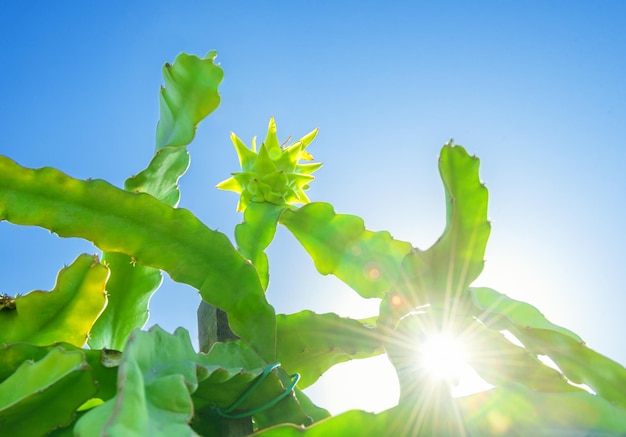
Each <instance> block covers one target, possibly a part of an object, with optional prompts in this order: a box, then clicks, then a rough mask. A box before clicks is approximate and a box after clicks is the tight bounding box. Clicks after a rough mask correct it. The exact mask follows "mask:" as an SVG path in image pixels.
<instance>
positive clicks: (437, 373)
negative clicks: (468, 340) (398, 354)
mask: <svg viewBox="0 0 626 437" xmlns="http://www.w3.org/2000/svg"><path fill="white" fill-rule="evenodd" d="M419 358H420V359H421V365H422V366H423V367H424V369H425V370H426V372H427V373H428V374H429V375H430V377H431V378H433V379H438V380H441V379H453V380H457V379H458V378H459V377H460V372H461V370H462V368H463V366H465V365H467V362H466V353H465V348H464V347H463V344H462V342H461V341H459V340H458V339H456V338H454V337H453V336H451V335H446V334H439V335H433V336H430V337H429V338H428V339H426V341H425V342H424V343H423V345H422V346H421V348H420V357H419Z"/></svg>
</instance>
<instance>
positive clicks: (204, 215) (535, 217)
mask: <svg viewBox="0 0 626 437" xmlns="http://www.w3.org/2000/svg"><path fill="white" fill-rule="evenodd" d="M70 3H73V4H74V6H72V7H67V6H59V4H57V3H50V2H1V3H0V53H1V54H2V61H3V65H2V68H1V70H0V83H1V86H2V105H0V126H1V129H2V134H1V136H0V154H4V155H8V156H9V157H11V158H13V159H15V160H17V161H18V162H19V163H20V164H22V165H25V166H30V167H40V166H54V167H57V168H60V169H61V170H63V171H64V172H66V173H68V174H69V175H72V176H74V177H78V178H87V177H92V178H103V179H106V180H109V181H110V182H112V183H114V184H116V185H118V186H119V185H121V184H122V183H123V180H124V179H125V178H126V177H128V176H129V175H131V174H134V173H136V172H138V171H140V170H141V169H143V168H144V167H145V166H146V165H147V163H148V162H149V160H150V158H151V154H152V150H153V147H154V132H155V126H156V122H157V118H158V94H157V93H158V89H159V85H160V84H161V83H162V79H161V65H162V64H163V63H164V62H166V61H173V59H174V58H175V56H176V55H177V54H178V53H179V52H182V51H186V52H189V53H195V54H199V55H204V54H205V53H206V52H207V51H208V50H210V49H217V50H218V52H219V57H218V60H219V61H220V63H221V65H222V67H223V68H224V71H225V80H224V82H223V86H222V88H221V93H222V105H221V106H220V108H218V110H217V111H216V112H215V113H214V114H213V115H211V116H210V117H209V118H208V119H207V120H206V121H205V122H203V123H202V124H201V126H200V128H199V130H198V135H197V137H196V141H195V142H194V143H193V144H192V145H191V146H190V152H191V155H192V167H191V169H190V171H189V172H188V174H187V175H186V176H185V177H184V178H183V180H182V181H181V186H182V201H181V206H182V207H185V208H189V209H191V210H192V211H193V212H194V213H195V214H196V215H197V216H198V217H199V218H200V219H201V220H203V221H204V222H205V223H206V224H207V225H209V226H210V227H212V228H218V229H219V230H221V231H223V232H225V233H227V234H228V235H232V229H233V227H234V225H235V224H236V223H237V222H238V221H239V220H240V217H239V215H238V214H237V213H236V212H235V211H234V210H235V205H236V196H235V195H234V194H232V193H225V192H218V191H217V190H215V189H214V188H213V187H214V186H215V184H216V183H218V182H219V181H221V180H223V179H225V178H226V177H228V176H229V173H230V172H231V171H235V170H236V169H237V160H236V156H235V153H234V150H233V149H232V147H231V145H230V141H229V139H228V133H229V132H230V131H234V132H236V133H237V134H238V135H239V136H240V137H241V138H242V139H244V141H246V142H249V140H250V138H251V137H252V136H253V135H259V136H262V135H264V133H265V129H266V126H267V122H268V119H269V117H270V116H275V117H276V121H277V124H278V131H279V137H280V138H282V139H286V138H287V136H289V135H294V136H297V135H303V134H305V133H307V132H309V131H310V130H312V129H313V128H315V127H319V128H320V134H319V136H318V139H317V140H316V141H315V143H313V145H312V146H311V147H310V151H311V152H312V153H313V154H314V156H315V157H316V158H317V159H318V160H321V161H323V162H324V163H325V166H324V167H323V169H322V170H320V171H319V172H318V173H317V176H318V178H317V180H316V181H315V182H314V183H313V188H312V189H311V191H310V197H311V198H312V199H313V200H320V201H329V202H331V203H333V204H334V205H335V206H336V209H337V210H338V211H339V212H344V213H352V214H357V215H360V216H362V217H363V218H364V219H365V221H366V224H367V225H368V227H369V228H370V229H373V230H380V229H387V230H389V231H390V232H391V233H392V234H393V235H394V236H395V237H396V238H399V239H404V240H408V241H411V242H412V243H413V244H414V245H416V246H417V247H420V248H427V247H428V246H430V244H432V243H433V242H434V241H435V239H436V238H437V237H438V236H439V234H440V232H441V231H442V229H443V226H444V202H443V189H442V187H441V183H440V181H439V177H438V174H437V155H438V152H439V149H440V147H441V145H442V144H443V143H444V142H446V141H447V140H448V139H450V138H454V140H455V142H457V143H458V144H461V145H463V146H465V147H466V148H467V149H468V150H469V151H470V153H474V154H476V155H478V156H479V157H480V158H481V163H482V166H481V175H482V178H483V180H484V181H485V182H486V183H487V186H488V187H489V189H490V217H491V218H492V220H493V225H494V226H493V231H492V237H491V240H490V244H489V246H488V249H487V256H486V258H487V265H486V268H485V271H484V272H483V275H482V276H481V278H480V279H479V280H478V281H477V283H476V284H479V285H487V286H491V287H493V288H496V289H497V290H499V291H501V292H505V293H508V294H509V295H510V296H512V297H514V298H517V299H521V300H525V301H528V302H530V303H532V304H534V305H536V306H537V307H538V308H539V309H540V310H542V311H543V312H544V313H545V314H546V315H547V316H548V317H549V318H550V319H551V320H552V321H554V322H556V323H559V324H562V325H564V326H566V327H568V328H570V329H572V330H574V331H575V332H577V333H578V334H579V335H581V336H582V337H583V338H584V339H585V340H586V341H587V342H588V344H589V345H590V346H591V347H592V348H594V349H596V350H598V351H599V352H601V353H604V354H606V355H608V356H609V357H611V358H613V359H615V360H617V361H619V362H621V363H626V347H625V346H626V340H624V335H623V334H624V332H626V317H624V308H626V297H625V292H626V290H625V287H624V274H625V273H624V272H626V268H625V267H624V265H625V264H626V255H625V252H624V247H626V231H625V230H624V223H626V210H625V207H624V203H625V202H624V201H625V195H624V193H625V192H626V172H625V164H624V163H625V158H626V147H625V144H624V143H625V141H624V132H623V129H624V127H626V32H625V31H624V17H625V16H626V2H622V1H587V2H583V1H550V2H539V1H535V2H512V1H489V2H487V1H484V2H447V1H443V2H417V1H414V2H408V1H407V2H369V1H360V2H356V1H355V2H331V1H318V2H302V1H299V2H199V1H197V2H191V1H188V2H180V3H176V4H174V3H173V2H163V1H160V2H157V1H155V2H152V1H150V2H148V1H138V2H121V1H113V2H98V4H96V3H97V2H69V3H68V2H65V3H64V4H65V5H68V4H70ZM226 3H230V4H226ZM337 3H340V4H339V5H338V4H337ZM0 241H1V242H2V243H1V245H0V261H1V263H0V271H1V272H2V273H1V274H0V292H6V293H10V294H14V293H18V292H19V293H24V292H27V291H29V290H32V289H50V288H52V286H53V284H54V279H55V277H56V274H57V272H58V270H59V269H60V268H61V267H62V266H63V264H68V263H70V262H71V261H72V260H73V259H74V258H75V257H76V255H78V253H80V252H82V251H87V252H94V251H95V250H94V249H93V247H92V246H90V245H89V244H86V243H82V242H80V241H78V240H76V241H75V240H62V239H59V238H56V237H54V236H52V235H50V234H49V233H48V232H47V231H44V230H41V229H28V228H19V227H16V226H12V225H9V224H7V223H0ZM269 254H270V263H271V274H272V282H271V285H270V290H269V292H268V296H269V299H270V301H271V303H272V304H273V305H274V306H275V307H276V309H277V310H278V311H279V312H295V311H298V310H300V309H304V308H311V309H313V310H316V311H318V312H326V311H335V312H339V313H340V314H344V315H355V316H364V315H369V313H372V312H373V311H375V308H376V305H375V304H374V305H369V306H366V307H362V306H361V305H360V304H359V300H360V299H358V298H357V296H356V294H354V293H352V292H351V291H350V290H348V289H346V287H344V286H342V285H341V284H340V283H339V282H338V281H336V280H335V279H334V278H331V277H319V275H317V274H316V273H315V271H314V268H313V265H312V263H311V262H310V260H309V259H308V257H307V256H306V254H305V253H304V251H303V250H302V249H300V247H299V246H298V245H297V244H296V243H295V242H294V240H293V239H292V238H291V236H290V235H288V233H287V232H286V231H284V230H282V231H281V232H279V234H278V237H277V240H276V241H275V244H274V245H273V246H272V247H271V248H270V252H269ZM197 303H198V297H197V295H196V294H195V293H194V292H193V290H191V289H190V288H188V287H185V286H180V285H175V284H172V283H171V281H169V279H168V280H167V281H166V283H165V285H164V287H163V289H162V290H161V291H160V292H159V293H157V295H156V297H155V298H154V299H153V302H152V318H151V320H150V322H149V324H150V325H152V324H153V323H158V324H160V325H161V326H163V327H164V328H166V329H168V330H170V331H171V330H173V329H175V328H176V327H177V326H179V325H182V326H184V327H186V328H188V329H189V330H190V331H191V332H192V335H194V336H195V334H196V331H197V330H196V327H195V309H196V306H197ZM374 378H375V376H374ZM333 384H334V383H333ZM342 390H343V389H342ZM346 390H347V391H350V390H351V389H346ZM346 390H343V391H346ZM337 391H341V390H339V389H338V390H337ZM326 392H328V390H326ZM320 396H322V395H320ZM333 396H334V395H333ZM337 396H338V395H337ZM353 397H354V398H358V396H353ZM358 401H359V400H358V399H355V402H356V403H357V404H358ZM357 406H358V405H357Z"/></svg>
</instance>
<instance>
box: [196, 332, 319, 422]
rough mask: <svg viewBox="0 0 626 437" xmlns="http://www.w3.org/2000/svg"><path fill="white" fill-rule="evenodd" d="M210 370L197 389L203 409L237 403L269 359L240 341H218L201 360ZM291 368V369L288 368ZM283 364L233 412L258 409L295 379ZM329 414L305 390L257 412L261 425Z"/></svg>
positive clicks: (316, 417)
mask: <svg viewBox="0 0 626 437" xmlns="http://www.w3.org/2000/svg"><path fill="white" fill-rule="evenodd" d="M200 363H201V365H202V366H203V368H204V369H205V370H206V371H207V372H208V376H207V377H206V379H203V380H201V381H200V385H199V387H198V390H197V391H196V392H194V393H193V400H194V405H195V407H196V408H199V409H205V410H206V409H207V408H212V407H219V408H222V409H226V408H228V407H230V406H231V405H233V404H234V403H235V402H236V401H237V400H238V399H239V398H240V397H241V395H242V394H243V393H244V392H245V391H246V390H247V388H248V387H250V386H251V384H253V383H254V381H255V380H256V379H257V378H259V377H260V375H261V374H262V373H263V372H264V370H265V368H266V366H267V364H268V363H266V362H265V361H264V360H263V359H262V358H261V357H260V356H259V355H258V354H257V353H256V352H255V351H254V350H252V349H251V348H250V347H249V346H248V345H246V344H245V343H242V342H240V341H230V342H227V343H216V344H215V345H214V346H213V348H212V349H211V351H210V352H209V353H208V354H207V355H206V356H201V360H200ZM287 370H289V371H290V372H291V371H292V370H291V369H288V368H287ZM291 380H292V378H291V376H289V375H288V374H287V373H286V372H285V370H283V369H282V368H277V369H275V370H273V371H272V372H271V373H270V374H269V375H268V376H267V378H265V379H264V380H263V382H261V384H260V385H259V386H258V387H256V388H255V390H254V391H253V392H252V393H251V394H250V396H249V397H248V398H247V399H246V400H245V401H244V402H243V403H242V404H241V405H240V406H239V407H237V409H236V410H235V411H234V412H233V413H238V412H242V411H243V412H246V411H251V410H255V409H258V408H259V407H262V406H263V405H265V404H267V403H269V402H271V401H272V400H273V399H276V398H277V397H279V396H280V395H281V394H283V393H284V392H285V390H286V387H288V386H289V385H290V383H291ZM325 417H328V412H327V411H326V410H323V409H321V408H319V407H317V406H315V405H314V404H313V403H312V402H311V401H310V400H309V399H308V398H307V397H306V395H304V394H303V393H301V392H297V393H296V396H294V395H293V394H292V395H289V396H286V397H284V398H283V399H282V400H280V401H279V402H278V403H277V404H276V405H274V406H272V407H271V408H269V409H266V410H263V411H259V412H256V413H254V421H255V423H256V424H257V425H258V426H259V427H262V428H264V427H268V426H273V425H276V424H279V423H293V424H296V425H309V424H311V423H312V422H313V420H319V419H321V418H325Z"/></svg>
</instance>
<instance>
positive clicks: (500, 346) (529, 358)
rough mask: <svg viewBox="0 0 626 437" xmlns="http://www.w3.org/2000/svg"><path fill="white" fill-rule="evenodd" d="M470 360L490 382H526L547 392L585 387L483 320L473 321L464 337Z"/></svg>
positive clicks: (498, 383)
mask: <svg viewBox="0 0 626 437" xmlns="http://www.w3.org/2000/svg"><path fill="white" fill-rule="evenodd" d="M462 341H463V344H464V346H465V350H466V353H467V357H466V360H467V363H468V364H469V365H471V366H472V367H473V368H474V370H476V372H477V373H478V374H479V375H480V377H481V378H483V379H484V380H485V381H487V382H488V383H490V384H492V385H494V386H499V385H503V384H509V383H518V384H523V385H525V386H526V387H528V388H529V389H531V390H535V391H544V392H575V391H581V390H583V389H581V388H578V387H576V386H573V385H571V384H569V383H568V382H567V380H566V379H565V378H564V377H563V375H562V374H561V373H560V372H558V371H557V370H555V369H553V368H551V367H548V366H546V365H545V364H543V363H542V362H541V361H540V360H539V359H538V358H537V357H536V356H534V355H533V354H530V353H528V351H527V350H526V349H524V348H523V347H520V346H517V345H515V344H513V343H511V342H510V341H509V340H507V339H506V338H505V337H504V335H502V334H501V333H500V332H498V331H495V330H493V329H489V328H488V327H486V326H484V325H483V324H482V323H479V322H477V321H474V322H472V323H471V324H469V325H468V327H467V328H466V335H464V336H463V337H462Z"/></svg>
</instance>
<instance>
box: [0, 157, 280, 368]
mask: <svg viewBox="0 0 626 437" xmlns="http://www.w3.org/2000/svg"><path fill="white" fill-rule="evenodd" d="M0 219H6V220H8V221H10V222H12V223H15V224H20V225H31V226H32V225H35V226H41V227H44V228H46V229H49V230H51V231H53V232H56V233H57V234H59V235H60V236H62V237H81V238H84V239H87V240H89V241H92V242H93V243H94V244H95V245H96V246H98V247H99V248H100V249H102V250H104V251H111V252H121V253H125V254H126V255H129V256H132V257H133V258H134V259H135V260H136V261H137V263H139V264H142V265H146V266H151V267H156V268H159V269H162V270H165V271H167V272H168V273H169V274H170V276H171V277H172V279H174V280H175V281H179V282H184V283H186V284H189V285H191V286H193V287H196V288H198V289H199V290H200V293H201V294H202V297H203V299H205V300H206V301H207V302H209V303H212V304H214V305H215V306H217V307H218V308H221V309H223V310H224V311H226V312H227V313H228V316H229V320H230V322H231V327H232V330H233V331H234V332H235V333H236V334H237V335H239V336H240V337H242V338H244V339H246V340H247V341H249V342H251V343H252V344H253V345H254V347H255V349H257V350H258V351H259V353H261V354H265V356H266V357H267V359H268V360H271V359H272V358H273V356H274V345H275V341H274V338H275V318H274V309H273V308H272V307H271V306H270V305H269V304H268V303H267V300H266V299H265V295H264V292H263V288H262V287H261V284H260V282H259V277H258V274H257V272H256V270H255V268H254V267H253V266H252V265H250V264H248V263H247V262H246V261H245V260H244V259H243V257H242V256H241V255H240V254H239V253H238V252H237V251H236V250H235V248H234V247H233V245H232V244H231V242H230V241H229V240H228V237H226V236H225V235H224V234H222V233H219V232H216V231H213V230H211V229H209V228H207V227H206V226H205V225H204V224H202V223H201V222H200V221H199V220H198V219H197V218H196V217H195V216H194V215H193V214H191V213H190V212H189V211H187V210H184V209H174V208H171V207H169V206H167V205H165V204H164V203H162V202H160V201H158V200H156V199H155V198H154V197H152V196H150V195H148V194H143V193H139V194H132V193H128V192H125V191H123V190H120V189H117V188H115V187H113V186H112V185H110V184H108V183H107V182H104V181H101V180H92V181H89V182H86V181H80V180H77V179H73V178H70V177H68V176H66V175H64V174H63V173H61V172H59V171H58V170H54V169H51V168H42V169H39V170H31V169H27V168H24V167H21V166H19V165H17V164H16V163H15V162H13V161H11V160H10V159H8V158H5V157H0Z"/></svg>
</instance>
